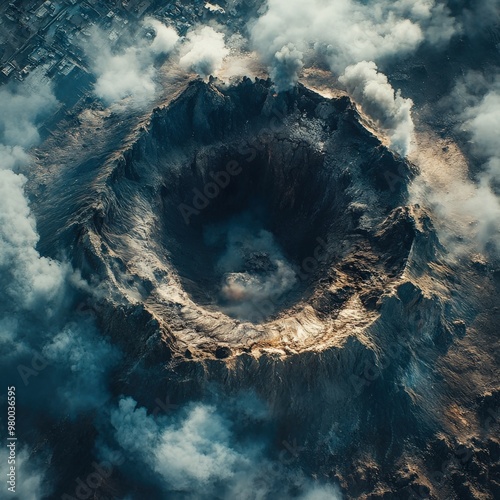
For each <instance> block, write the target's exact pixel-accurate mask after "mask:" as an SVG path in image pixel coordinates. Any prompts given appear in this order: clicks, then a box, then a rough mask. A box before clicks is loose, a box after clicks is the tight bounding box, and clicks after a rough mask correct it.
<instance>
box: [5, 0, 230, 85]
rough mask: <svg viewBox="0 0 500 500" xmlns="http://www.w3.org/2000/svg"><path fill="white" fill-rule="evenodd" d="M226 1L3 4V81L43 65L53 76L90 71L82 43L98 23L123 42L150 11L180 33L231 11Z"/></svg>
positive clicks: (35, 0)
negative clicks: (123, 37) (225, 8)
mask: <svg viewBox="0 0 500 500" xmlns="http://www.w3.org/2000/svg"><path fill="white" fill-rule="evenodd" d="M223 6H224V2H218V3H216V2H212V3H210V2H206V1H205V0H193V1H191V2H189V3H187V2H183V1H181V0H172V1H165V0H163V1H162V0H84V1H82V0H11V1H10V2H1V3H0V84H3V83H6V82H7V81H9V80H10V79H12V78H14V79H17V80H23V79H24V78H26V76H27V75H28V74H29V73H30V72H31V71H33V70H34V69H35V68H37V67H39V66H43V68H44V70H45V71H46V72H47V74H48V75H49V76H50V77H51V78H57V77H66V76H68V75H69V74H70V73H71V72H72V71H73V70H75V68H76V69H77V70H80V71H84V72H87V68H86V60H85V56H84V53H83V49H82V47H84V46H85V41H86V39H89V38H90V37H92V35H93V29H95V28H96V27H97V28H99V29H100V31H101V32H103V33H105V35H106V36H107V37H108V38H109V40H110V42H118V41H119V39H120V37H121V36H122V34H123V33H128V32H129V31H130V30H127V25H129V24H133V25H136V24H137V22H138V21H140V20H141V19H142V18H144V17H145V16H147V15H150V16H154V17H156V18H158V19H160V20H161V21H163V22H165V23H166V24H169V25H171V26H174V27H175V28H176V29H177V31H178V32H179V34H180V35H184V34H185V33H186V32H187V30H188V29H189V28H190V27H191V26H193V25H194V24H196V23H197V22H204V21H207V19H211V18H214V17H218V16H221V15H225V11H224V8H223Z"/></svg>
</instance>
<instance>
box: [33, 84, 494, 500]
mask: <svg viewBox="0 0 500 500" xmlns="http://www.w3.org/2000/svg"><path fill="white" fill-rule="evenodd" d="M86 113H89V112H88V111H86ZM75 119H76V120H77V121H78V123H77V127H76V129H75V132H74V133H72V134H70V135H69V136H68V137H65V138H63V137H62V136H61V135H57V133H56V135H55V136H54V138H53V139H49V140H48V141H47V142H46V143H45V144H44V145H43V146H42V147H41V148H40V149H39V150H38V151H37V158H38V163H39V166H40V167H41V168H40V172H41V173H40V174H39V176H38V178H37V179H36V181H33V182H31V183H30V186H29V188H30V190H31V192H32V194H33V196H35V200H36V201H35V205H34V209H35V212H36V214H37V219H38V220H39V221H41V222H40V223H39V228H38V229H39V232H40V236H41V238H40V247H41V249H42V250H43V251H44V252H45V253H50V254H53V255H54V256H56V255H58V254H62V253H64V252H68V249H69V252H68V253H69V254H70V256H71V260H72V264H73V266H74V267H75V268H77V269H79V270H81V273H82V276H83V277H84V278H85V279H86V280H87V281H88V282H89V283H90V284H91V287H92V298H91V299H90V300H87V301H86V302H85V304H84V305H83V306H82V311H83V313H84V314H92V315H93V316H95V318H96V320H97V323H98V325H99V326H100V328H101V330H102V331H103V332H104V334H105V335H106V336H108V337H109V338H110V339H111V341H112V343H113V344H115V345H117V346H119V348H120V349H121V350H122V351H123V352H124V353H125V360H124V361H123V363H122V365H121V367H120V369H119V371H118V373H117V374H116V375H115V379H114V391H115V393H116V395H119V394H122V393H127V394H130V395H132V396H133V397H134V399H135V400H136V401H137V402H138V403H139V404H140V405H141V406H142V407H145V408H147V409H148V411H149V412H153V410H154V408H155V405H156V403H155V399H156V398H157V395H158V394H168V395H169V397H170V398H171V400H172V401H175V402H176V403H177V404H183V403H187V402H189V401H195V400H198V399H208V400H216V401H221V400H224V399H225V398H227V399H230V398H232V397H238V395H239V394H241V393H246V392H248V391H251V392H252V393H255V394H256V395H257V397H258V398H259V399H260V400H261V401H263V402H264V404H265V405H266V406H267V407H268V408H269V411H270V415H271V417H270V421H271V422H272V424H271V425H272V427H273V432H272V433H271V434H272V436H273V437H272V446H271V447H270V448H269V450H268V454H269V456H270V457H274V458H275V459H277V458H279V456H280V450H282V446H281V443H283V442H289V441H290V440H294V441H295V442H297V443H300V456H298V455H299V453H298V452H297V460H298V463H299V466H300V469H301V470H302V471H303V472H304V474H306V475H307V476H310V477H314V478H316V479H321V480H325V481H328V482H331V483H333V484H338V485H339V486H340V488H341V491H342V493H343V495H345V496H346V497H347V498H372V499H375V498H394V499H399V498H460V499H462V498H463V499H465V498H494V497H495V496H497V495H500V482H499V480H498V473H499V469H498V465H497V466H493V467H489V466H488V464H490V463H491V462H496V463H497V464H498V460H499V458H500V444H499V441H498V439H497V437H496V434H495V432H491V429H493V428H494V427H495V426H497V425H498V420H499V417H498V408H499V406H500V399H499V398H500V396H499V394H500V393H499V392H498V390H496V389H495V382H494V373H493V372H489V371H488V368H487V366H488V363H485V364H484V369H480V370H478V371H476V372H475V375H474V376H473V377H469V376H468V374H469V373H472V371H473V369H476V368H477V366H476V367H475V368H474V365H475V359H477V358H478V357H479V356H480V355H483V354H485V355H487V354H486V353H487V352H488V346H489V345H492V342H496V341H495V340H493V337H491V336H490V335H491V334H490V332H493V329H492V328H493V327H492V324H491V318H482V317H479V316H478V315H477V312H476V311H477V306H478V304H479V303H484V301H486V300H488V297H490V300H491V297H492V296H494V294H495V293H497V292H498V285H499V281H498V280H499V275H498V271H495V268H494V266H493V267H492V266H491V265H489V264H488V265H486V264H485V265H484V266H482V267H481V273H479V275H477V272H476V271H477V268H478V266H481V264H480V263H478V262H465V261H463V262H461V263H459V264H457V266H456V267H454V266H453V265H451V264H450V263H449V260H448V259H447V258H446V254H447V249H446V248H445V247H444V246H443V245H442V243H441V242H440V241H439V238H438V236H437V233H436V230H435V229H434V225H433V215H432V212H431V211H430V210H429V209H428V208H426V207H424V206H419V205H418V204H415V203H413V202H412V200H411V198H410V195H409V186H410V185H411V182H412V180H413V179H414V178H415V176H416V175H417V174H418V168H417V166H415V165H413V164H412V163H410V162H409V161H407V160H405V159H403V158H402V157H400V156H398V155H397V154H395V153H392V152H391V151H390V150H389V149H387V148H386V146H384V144H383V141H382V140H381V139H380V138H378V137H377V136H375V135H374V134H373V133H372V132H371V131H369V130H368V128H366V127H365V126H364V124H363V120H362V117H361V115H360V114H359V113H358V111H357V109H356V106H355V105H354V104H353V103H352V102H351V101H350V99H349V98H348V97H346V96H339V97H335V98H332V99H328V98H325V97H322V96H320V95H319V94H317V93H315V92H313V91H311V90H309V89H308V88H307V87H305V86H303V85H300V84H299V85H298V86H297V87H296V88H295V89H293V90H292V91H289V92H284V93H280V94H279V95H276V94H275V93H274V91H273V89H272V86H271V83H270V81H266V80H258V79H257V80H255V81H252V80H249V79H246V78H245V79H243V80H242V81H240V82H239V83H237V84H235V85H226V84H224V83H222V82H220V81H218V80H216V79H211V80H210V82H209V83H204V82H202V81H199V80H196V81H193V82H190V83H189V84H187V86H186V85H184V86H183V87H182V91H179V92H178V94H177V95H175V96H172V98H171V99H169V100H168V102H166V103H164V104H162V105H160V106H159V107H157V108H156V109H155V110H154V111H153V112H152V113H151V114H150V115H144V116H139V115H138V114H136V115H134V114H133V113H132V114H130V115H129V116H127V117H126V118H124V117H121V118H117V117H116V116H113V115H108V116H106V112H105V111H99V110H97V111H95V113H94V115H93V116H91V117H88V115H87V119H88V124H87V125H86V122H85V119H86V118H85V116H79V117H76V118H75ZM97 121H99V127H98V128H99V129H100V128H101V127H102V132H101V133H99V134H97V137H93V138H91V139H90V141H94V142H90V144H88V143H87V135H86V132H85V127H86V126H87V127H88V128H89V130H90V129H94V130H95V129H96V122H97ZM57 141H61V142H62V145H61V142H60V143H59V146H58V148H60V151H58V149H54V148H53V146H54V144H55V143H57ZM117 144H120V147H117V146H116V145H117ZM69 145H71V148H68V146H69ZM63 151H64V153H63ZM63 154H65V155H73V157H72V158H71V161H68V157H65V158H64V161H61V155H63ZM62 185H64V186H65V189H64V191H61V189H60V188H61V186H62ZM57 192H59V193H64V194H62V195H60V196H59V202H58V204H57V205H55V204H53V203H51V200H52V199H54V196H55V193H57ZM479 285H481V291H478V286H479ZM496 314H497V316H498V308H497V313H496ZM481 322H482V323H481ZM478 324H482V325H483V327H484V328H483V329H482V332H483V334H482V335H480V336H478V335H477V333H476V332H477V325H478ZM458 346H460V349H459V348H458ZM492 355H494V354H492ZM497 361H498V360H497ZM81 428H82V429H84V430H82V431H81V432H83V433H92V432H93V431H92V426H91V424H88V426H87V427H86V424H82V427H81ZM66 432H67V433H68V434H69V433H70V431H69V430H64V429H61V430H59V431H56V432H55V434H54V435H53V440H54V441H57V440H58V439H61V436H64V435H65V433H66ZM71 432H73V434H74V429H72V430H71ZM58 433H62V434H58ZM87 453H88V454H89V455H90V456H91V455H92V453H93V451H92V449H91V448H89V449H88V450H87ZM55 456H56V457H57V453H55ZM55 460H56V461H57V458H55ZM64 481H65V479H64V478H62V479H61V483H64ZM131 484H134V483H133V482H131V479H130V478H127V477H126V475H124V476H123V477H120V479H119V480H115V483H113V484H112V485H110V484H105V485H103V486H102V488H101V489H100V490H99V491H98V492H97V493H96V494H97V495H99V494H101V495H102V498H104V497H105V495H106V494H109V491H110V489H113V488H114V489H115V490H113V491H117V492H118V494H122V493H125V492H127V491H129V490H133V488H137V486H134V487H132V486H131ZM256 487H257V486H256ZM61 488H63V486H61ZM101 490H102V491H101ZM134 491H135V493H138V494H146V493H144V491H145V490H141V489H139V490H137V489H135V490H134ZM141 492H142V493H141ZM179 495H180V496H178V498H188V497H187V496H182V495H181V494H179ZM221 497H222V496H221ZM275 497H276V498H280V497H279V496H275ZM95 498H101V497H95ZM172 498H177V496H175V497H174V496H172ZM248 498H250V497H248ZM252 498H253V497H252ZM256 498H257V497H256ZM263 498H264V497H263ZM283 498H287V496H285V497H283Z"/></svg>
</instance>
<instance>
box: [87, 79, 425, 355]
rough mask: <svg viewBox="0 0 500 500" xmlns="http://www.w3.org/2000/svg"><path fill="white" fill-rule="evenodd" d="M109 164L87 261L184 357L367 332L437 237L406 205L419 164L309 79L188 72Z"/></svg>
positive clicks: (323, 341)
mask: <svg viewBox="0 0 500 500" xmlns="http://www.w3.org/2000/svg"><path fill="white" fill-rule="evenodd" d="M110 165H111V168H110V170H109V172H110V173H109V175H108V176H107V177H106V184H105V190H104V192H103V195H102V196H101V199H100V203H99V209H98V210H97V211H95V212H94V214H93V216H92V219H91V220H89V225H88V227H87V229H86V230H85V231H84V236H83V238H84V240H85V241H83V240H82V241H80V243H82V244H83V245H80V246H83V247H85V248H87V250H86V253H85V255H84V256H82V261H85V260H86V259H88V256H89V254H91V255H92V260H93V261H97V262H99V265H98V267H99V268H101V269H102V270H103V271H104V273H103V274H106V275H107V276H108V282H109V283H110V286H112V288H113V290H112V294H111V296H113V297H121V298H117V300H120V301H122V302H123V303H125V304H129V306H130V307H134V306H133V304H134V303H135V304H140V308H141V310H143V312H144V314H146V315H147V316H150V318H152V319H154V322H156V323H155V324H158V325H160V329H163V330H162V331H163V332H164V333H163V338H164V339H167V343H169V344H170V345H171V346H173V345H175V346H177V347H176V349H178V346H184V347H185V348H187V349H188V350H189V352H190V354H191V355H199V356H207V355H208V356H216V357H221V356H220V353H221V352H222V351H221V349H222V350H223V351H224V352H225V353H226V355H229V353H237V352H243V351H246V352H249V351H252V350H253V349H255V348H258V349H266V348H269V349H278V350H280V351H283V352H297V351H301V350H303V349H310V348H316V347H317V346H319V345H323V346H324V345H332V344H334V345H335V344H337V343H338V342H340V341H341V340H342V339H345V338H346V337H347V336H349V335H351V334H352V333H353V332H361V331H363V330H364V328H366V327H367V326H368V325H370V324H371V323H372V322H373V321H374V320H375V319H376V318H377V317H378V315H379V309H380V305H381V298H382V297H383V296H384V295H387V294H388V293H391V291H392V290H393V289H394V287H395V286H396V285H397V284H398V283H400V282H401V280H402V279H403V274H404V272H405V269H406V267H407V261H408V257H409V255H410V252H411V250H412V247H413V245H414V243H415V240H416V239H419V238H420V239H421V240H425V241H428V239H429V238H428V237H429V234H430V232H432V225H431V224H430V220H429V218H428V217H427V215H426V214H425V213H424V212H423V211H422V210H421V209H420V208H419V207H418V206H406V204H407V197H408V193H407V186H408V183H409V182H410V181H411V179H412V178H413V176H414V175H415V173H416V170H415V167H414V166H413V165H412V164H410V163H409V162H408V161H406V160H405V159H403V158H401V157H399V156H398V155H396V154H394V153H392V152H391V151H390V150H388V149H387V148H386V147H385V146H384V145H383V144H382V143H381V141H380V140H379V139H378V138H377V137H376V136H374V135H373V134H372V133H371V132H370V131H369V130H368V129H367V128H365V127H364V125H363V120H362V117H361V116H360V114H359V113H358V111H357V110H356V108H355V106H354V105H353V104H352V103H351V101H350V100H349V98H348V97H347V96H343V97H339V98H336V99H327V98H325V97H322V96H321V95H319V94H317V93H315V92H313V91H312V90H310V89H308V88H306V87H304V86H302V85H299V86H298V87H297V88H296V89H295V90H294V91H292V92H288V93H285V94H279V95H276V94H275V93H274V91H273V88H272V84H271V82H270V81H265V80H258V79H257V80H255V81H251V80H249V79H244V80H243V81H241V82H240V83H238V84H236V85H230V86H228V85H225V84H224V83H222V82H220V81H218V80H216V79H211V80H210V82H209V83H204V82H202V81H195V82H192V83H191V84H190V85H188V87H187V89H186V90H185V91H184V92H183V93H182V94H181V95H180V96H179V97H178V98H177V99H175V100H174V101H172V102H171V103H169V104H168V105H167V106H165V107H160V108H157V109H155V110H154V112H153V113H152V115H151V117H150V119H149V122H148V123H147V124H146V125H145V126H144V127H143V128H142V129H141V131H140V133H139V134H138V136H137V137H136V139H135V140H134V142H133V144H132V145H131V146H130V147H128V148H127V149H126V150H125V151H123V153H122V155H121V156H120V157H119V158H118V159H115V160H113V161H112V162H111V164H110ZM81 237H82V236H80V238H81ZM79 267H80V268H83V269H85V265H82V262H80V263H79ZM93 267H94V268H95V267H96V266H95V265H94V266H93ZM117 294H118V295H117ZM129 306H126V307H129ZM112 310H113V311H114V312H113V314H116V311H117V310H119V308H116V304H113V308H112ZM141 314H142V313H141ZM108 319H109V318H108ZM224 349H225V350H224ZM193 353H195V354H193ZM226 355H224V356H226Z"/></svg>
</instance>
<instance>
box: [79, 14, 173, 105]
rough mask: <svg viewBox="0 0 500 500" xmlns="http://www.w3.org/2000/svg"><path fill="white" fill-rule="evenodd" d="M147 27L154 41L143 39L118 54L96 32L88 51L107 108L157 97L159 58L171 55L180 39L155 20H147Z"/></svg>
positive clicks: (87, 48)
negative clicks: (121, 101) (114, 104)
mask: <svg viewBox="0 0 500 500" xmlns="http://www.w3.org/2000/svg"><path fill="white" fill-rule="evenodd" d="M143 26H144V27H150V28H152V29H153V31H154V32H155V36H154V38H153V40H152V41H148V40H147V39H146V38H142V39H140V40H139V42H137V43H135V44H129V45H128V46H126V47H125V48H124V49H119V50H115V48H114V46H113V44H111V43H110V42H109V40H108V39H107V38H106V37H105V36H104V34H103V33H101V32H100V31H99V30H97V29H96V30H94V32H93V38H92V43H91V44H90V45H87V46H85V47H84V49H85V52H86V54H87V56H88V57H89V59H90V62H91V65H92V69H93V72H94V74H95V75H96V77H97V81H96V84H95V87H94V91H95V93H96V95H97V96H98V97H99V98H101V99H102V100H103V101H104V102H105V103H106V104H111V103H114V102H117V101H120V100H122V99H124V98H126V97H131V98H132V100H133V102H134V103H136V104H143V103H145V102H149V101H151V100H152V99H153V98H154V97H155V93H156V90H157V86H156V83H155V78H156V69H155V67H154V61H155V58H156V57H157V56H159V55H167V54H169V53H171V52H172V51H173V50H174V49H175V47H176V44H177V41H178V39H179V36H178V35H177V32H176V31H175V30H174V29H173V28H170V27H167V26H165V25H164V24H162V23H161V22H160V21H158V20H156V19H153V18H146V19H145V20H144V22H143Z"/></svg>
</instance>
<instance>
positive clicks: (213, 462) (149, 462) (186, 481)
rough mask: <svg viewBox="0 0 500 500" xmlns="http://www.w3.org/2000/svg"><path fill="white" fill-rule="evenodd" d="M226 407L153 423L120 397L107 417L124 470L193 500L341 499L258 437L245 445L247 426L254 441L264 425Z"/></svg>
mask: <svg viewBox="0 0 500 500" xmlns="http://www.w3.org/2000/svg"><path fill="white" fill-rule="evenodd" d="M226 403H227V405H228V408H227V409H226V410H225V411H224V410H221V409H219V408H217V407H216V406H214V405H209V404H204V403H191V404H189V405H187V406H186V407H185V408H183V409H181V410H180V411H179V412H178V413H177V414H175V415H171V416H163V417H158V418H154V417H153V416H152V415H148V413H147V411H146V409H145V408H141V407H138V405H137V403H136V401H135V400H134V399H132V398H130V397H122V398H121V399H120V401H119V403H118V406H117V407H115V408H114V409H112V410H111V414H110V422H111V426H112V428H113V433H114V437H115V440H116V443H117V444H118V445H119V446H120V450H122V451H123V452H125V454H126V456H127V457H128V458H129V460H128V461H127V462H128V467H131V464H134V465H133V468H134V469H136V470H137V466H138V465H139V468H140V469H141V470H142V471H143V474H141V477H142V479H139V478H138V480H139V481H141V480H142V481H144V482H145V483H147V484H151V481H153V482H154V483H157V482H158V481H160V482H161V484H160V486H161V488H162V489H163V491H164V492H165V494H166V495H168V494H169V493H172V492H174V491H175V492H180V493H182V494H183V495H187V497H188V498H192V499H193V500H197V499H202V498H205V499H210V498H224V499H226V498H227V499H228V500H229V499H232V498H241V499H242V500H255V499H258V498H277V499H283V500H284V499H286V498H291V492H292V491H293V492H294V494H293V495H294V498H298V499H299V500H324V499H325V500H326V499H327V498H328V499H340V498H341V495H340V494H339V492H338V490H337V488H336V487H334V486H333V485H326V484H317V483H315V482H313V481H312V480H311V479H308V478H306V477H305V476H304V474H303V473H302V472H301V471H300V470H299V469H295V468H293V467H289V466H287V465H286V464H284V463H282V462H279V461H272V460H270V459H269V458H268V457H266V454H265V449H266V447H267V446H268V445H269V443H268V442H267V438H265V437H264V436H261V437H256V436H255V435H254V437H253V439H252V440H251V441H249V440H248V439H247V438H245V434H246V432H247V428H246V426H250V427H251V428H252V429H253V434H254V433H255V428H256V426H258V425H259V422H262V419H263V418H264V417H263V414H262V411H261V410H260V409H258V408H256V403H255V401H250V402H249V400H248V399H247V398H245V397H243V398H242V400H241V401H240V402H239V403H238V399H236V401H235V402H233V403H234V407H232V409H231V406H232V403H231V402H228V401H226ZM257 406H258V405H257ZM255 409H257V411H255ZM100 452H101V454H102V456H103V457H105V458H106V457H107V456H110V455H111V454H113V452H112V451H111V449H110V448H109V447H107V446H104V445H102V444H101V445H100ZM115 453H116V452H115ZM144 466H146V467H147V469H145V467H144ZM125 468H127V464H125ZM146 470H149V475H148V474H147V473H146Z"/></svg>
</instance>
